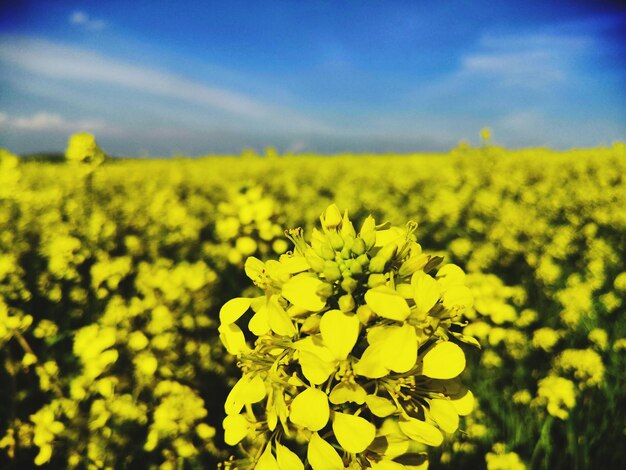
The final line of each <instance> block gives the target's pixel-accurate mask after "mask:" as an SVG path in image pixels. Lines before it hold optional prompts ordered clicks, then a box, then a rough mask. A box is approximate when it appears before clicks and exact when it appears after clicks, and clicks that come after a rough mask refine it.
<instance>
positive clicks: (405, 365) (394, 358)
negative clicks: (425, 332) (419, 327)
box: [377, 323, 417, 373]
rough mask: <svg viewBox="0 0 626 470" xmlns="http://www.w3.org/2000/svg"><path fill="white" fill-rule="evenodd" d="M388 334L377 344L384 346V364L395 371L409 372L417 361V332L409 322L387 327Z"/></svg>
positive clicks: (382, 356)
mask: <svg viewBox="0 0 626 470" xmlns="http://www.w3.org/2000/svg"><path fill="white" fill-rule="evenodd" d="M385 329H386V332H387V334H386V336H385V337H384V339H382V340H381V341H380V342H378V343H377V344H380V345H381V346H382V348H381V353H380V354H381V358H382V363H383V365H384V366H385V367H386V368H387V369H389V370H392V371H394V372H400V373H402V372H407V371H408V370H410V369H411V368H412V367H413V366H414V365H415V362H416V361H417V334H416V333H415V328H413V327H412V326H411V325H409V324H408V323H405V324H404V325H402V326H390V327H387V328H385Z"/></svg>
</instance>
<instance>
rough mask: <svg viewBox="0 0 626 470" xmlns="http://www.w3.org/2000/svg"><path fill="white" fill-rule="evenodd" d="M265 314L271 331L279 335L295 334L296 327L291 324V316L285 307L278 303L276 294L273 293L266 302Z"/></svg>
mask: <svg viewBox="0 0 626 470" xmlns="http://www.w3.org/2000/svg"><path fill="white" fill-rule="evenodd" d="M267 314H268V319H269V324H270V327H271V328H272V331H273V332H274V333H276V334H277V335H281V336H293V335H295V334H296V327H295V326H293V323H292V321H291V318H289V315H287V312H285V309H284V308H283V307H282V306H281V305H280V303H278V299H277V296H275V295H273V296H272V297H271V298H270V300H269V302H268V304H267Z"/></svg>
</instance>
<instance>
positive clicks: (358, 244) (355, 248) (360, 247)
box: [350, 238, 365, 256]
mask: <svg viewBox="0 0 626 470" xmlns="http://www.w3.org/2000/svg"><path fill="white" fill-rule="evenodd" d="M350 251H352V253H354V254H355V255H356V256H359V255H362V254H363V253H365V242H364V241H363V239H362V238H355V239H354V242H353V243H352V247H351V248H350Z"/></svg>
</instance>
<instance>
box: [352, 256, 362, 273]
mask: <svg viewBox="0 0 626 470" xmlns="http://www.w3.org/2000/svg"><path fill="white" fill-rule="evenodd" d="M350 273H351V274H356V275H359V274H363V267H362V266H361V264H360V263H359V262H358V261H357V260H352V263H350Z"/></svg>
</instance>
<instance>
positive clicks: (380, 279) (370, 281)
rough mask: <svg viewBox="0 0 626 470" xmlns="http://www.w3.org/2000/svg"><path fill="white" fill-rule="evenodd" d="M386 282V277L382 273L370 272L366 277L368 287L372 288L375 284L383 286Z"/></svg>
mask: <svg viewBox="0 0 626 470" xmlns="http://www.w3.org/2000/svg"><path fill="white" fill-rule="evenodd" d="M386 283H387V278H386V277H385V275H384V274H370V277H368V278H367V285H368V286H369V288H370V289H373V288H374V287H377V286H383V285H385V284H386Z"/></svg>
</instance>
